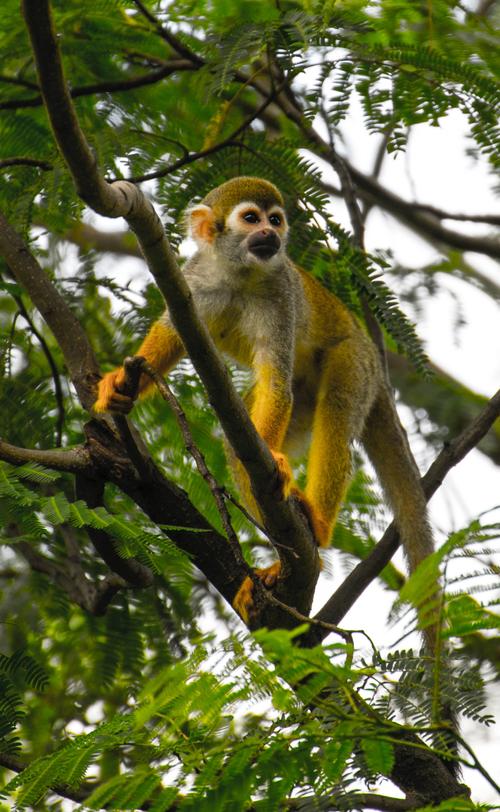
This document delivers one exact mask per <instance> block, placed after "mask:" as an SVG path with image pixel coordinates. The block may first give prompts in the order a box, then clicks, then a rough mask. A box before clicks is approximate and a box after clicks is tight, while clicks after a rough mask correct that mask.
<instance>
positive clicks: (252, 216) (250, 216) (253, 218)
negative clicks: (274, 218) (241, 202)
mask: <svg viewBox="0 0 500 812" xmlns="http://www.w3.org/2000/svg"><path fill="white" fill-rule="evenodd" d="M242 216H243V219H244V220H245V221H246V222H247V223H258V222H259V217H258V215H257V214H256V213H255V212H254V211H247V212H246V213H245V214H243V215H242Z"/></svg>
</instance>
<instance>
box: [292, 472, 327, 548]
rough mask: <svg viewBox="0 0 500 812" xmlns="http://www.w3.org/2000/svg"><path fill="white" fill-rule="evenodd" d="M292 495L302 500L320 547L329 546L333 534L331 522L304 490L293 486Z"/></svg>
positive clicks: (303, 509)
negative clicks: (324, 516)
mask: <svg viewBox="0 0 500 812" xmlns="http://www.w3.org/2000/svg"><path fill="white" fill-rule="evenodd" d="M290 495H291V496H295V498H296V499H298V501H299V502H300V506H301V508H302V511H303V513H304V515H305V517H306V519H307V521H308V523H309V526H310V528H311V530H312V533H313V536H314V540H315V541H316V544H317V545H318V547H328V546H329V544H330V536H331V535H332V525H331V522H327V521H326V519H324V518H323V516H322V515H321V513H320V512H319V510H318V509H317V507H316V506H315V505H313V503H312V502H311V500H310V499H309V497H308V496H306V495H305V493H304V492H303V491H300V490H299V489H298V488H295V487H293V488H292V489H291V493H290Z"/></svg>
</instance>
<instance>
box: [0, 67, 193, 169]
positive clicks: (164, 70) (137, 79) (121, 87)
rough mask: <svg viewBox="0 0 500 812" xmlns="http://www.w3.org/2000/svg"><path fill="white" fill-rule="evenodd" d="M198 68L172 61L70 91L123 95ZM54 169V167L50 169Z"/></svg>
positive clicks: (33, 103)
mask: <svg viewBox="0 0 500 812" xmlns="http://www.w3.org/2000/svg"><path fill="white" fill-rule="evenodd" d="M196 69H197V66H196V65H195V64H193V62H192V61H190V60H188V59H172V60H169V61H168V62H165V63H164V64H163V65H162V66H161V67H160V68H158V69H157V70H154V71H151V72H150V73H146V74H143V75H142V76H132V77H131V78H130V79H119V80H117V81H108V82H96V83H94V84H92V85H82V86H81V87H74V88H71V90H70V91H69V93H70V95H71V98H72V99H77V98H78V97H79V96H93V95H94V94H96V93H122V92H124V91H128V90H136V89H137V88H140V87H146V86H147V85H154V84H156V82H160V81H161V80H162V79H165V78H166V77H167V76H171V75H172V73H178V72H180V71H189V70H196ZM42 104H43V96H39V95H38V96H32V97H31V98H29V99H9V100H8V101H5V102H1V103H0V110H21V109H24V108H27V107H41V105H42ZM50 168H52V167H50Z"/></svg>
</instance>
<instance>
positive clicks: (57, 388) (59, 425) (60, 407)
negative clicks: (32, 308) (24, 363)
mask: <svg viewBox="0 0 500 812" xmlns="http://www.w3.org/2000/svg"><path fill="white" fill-rule="evenodd" d="M13 298H14V301H15V302H16V304H17V306H18V308H19V313H20V314H21V316H22V317H23V319H24V320H25V321H26V322H27V324H28V326H29V328H30V330H31V332H32V333H33V335H34V336H35V338H36V339H37V341H38V343H39V344H40V346H41V348H42V352H43V354H44V355H45V358H46V359H47V363H48V365H49V367H50V371H51V373H52V380H53V381H54V394H55V397H56V403H57V420H56V446H61V444H62V432H63V428H64V418H65V414H66V410H65V408H64V396H63V391H62V385H61V376H60V375H59V370H58V368H57V364H56V362H55V360H54V356H53V355H52V353H51V351H50V347H49V345H48V344H47V342H46V340H45V337H44V336H43V335H42V334H41V332H40V331H39V330H38V329H37V327H36V325H35V323H34V321H33V319H32V318H31V316H30V315H29V313H28V311H27V310H26V307H25V306H24V302H23V300H22V298H21V297H20V296H16V295H14V296H13Z"/></svg>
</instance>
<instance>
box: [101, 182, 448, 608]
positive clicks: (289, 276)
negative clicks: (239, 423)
mask: <svg viewBox="0 0 500 812" xmlns="http://www.w3.org/2000/svg"><path fill="white" fill-rule="evenodd" d="M187 219H188V223H189V230H190V234H191V235H192V236H193V237H194V239H195V241H196V243H197V247H198V250H197V252H196V254H195V255H194V256H193V257H192V259H190V260H189V261H188V262H187V263H186V265H185V267H184V274H185V277H186V280H187V282H188V285H189V287H190V289H191V291H192V294H193V297H194V300H195V303H196V306H197V308H198V311H199V313H200V315H201V317H202V318H203V319H204V320H205V321H206V324H207V326H208V329H209V331H210V333H211V335H212V337H213V339H214V341H215V343H216V345H217V346H218V347H219V349H220V350H221V351H222V352H224V353H227V354H228V355H229V356H230V357H231V358H233V359H234V360H235V361H236V362H237V363H239V364H241V365H243V366H245V367H251V368H252V370H253V373H254V383H253V386H252V388H251V390H250V392H249V394H248V395H247V397H246V403H247V407H248V409H249V412H250V416H251V418H252V421H253V423H254V425H255V427H256V429H257V431H258V432H259V434H260V435H261V437H262V438H263V440H265V442H266V443H267V444H268V446H269V448H270V450H271V453H272V454H273V456H274V459H275V460H276V463H277V466H278V469H279V472H280V476H281V481H282V485H283V496H284V497H286V496H288V495H289V493H290V491H291V490H292V488H293V489H294V492H295V493H296V495H297V496H298V497H299V498H300V499H301V500H302V502H303V504H304V507H305V510H306V513H307V515H308V517H309V520H310V523H311V526H312V530H313V532H314V536H315V538H316V541H317V543H318V545H319V546H321V547H325V546H327V545H328V544H329V542H330V537H331V534H332V530H333V527H334V525H335V521H336V518H337V514H338V512H339V508H340V506H341V503H342V499H343V497H344V494H345V491H346V488H347V484H348V481H349V473H350V445H351V443H352V441H353V440H356V439H359V440H361V441H362V443H363V445H364V447H365V449H366V451H367V453H368V456H369V458H370V460H371V461H372V463H373V465H374V467H375V469H376V471H377V474H378V477H379V479H380V482H381V485H382V487H383V489H384V493H385V494H386V497H387V500H388V502H389V505H390V506H391V508H392V510H393V513H394V517H395V520H396V523H397V526H398V529H399V531H400V535H401V538H402V541H403V545H404V549H405V552H406V557H407V559H408V564H409V568H410V571H413V570H414V569H415V567H416V566H417V564H418V563H419V562H420V561H421V560H422V559H423V558H425V557H426V556H427V555H428V554H429V553H431V552H432V551H433V540H432V535H431V531H430V528H429V525H428V522H427V518H426V503H425V498H424V495H423V493H422V489H421V487H420V482H419V473H418V470H417V468H416V466H415V464H414V462H413V460H412V457H411V455H410V453H409V449H408V445H407V439H406V435H405V434H404V432H403V431H402V430H401V428H400V425H399V421H398V419H397V416H396V414H395V407H394V405H393V401H392V398H391V396H390V393H389V391H388V389H387V385H386V383H385V380H384V376H383V373H382V369H381V365H380V361H379V358H378V354H377V351H376V348H375V346H374V345H373V343H372V342H371V340H370V339H369V337H368V336H367V335H366V334H365V332H364V331H363V329H362V328H361V326H360V325H359V324H358V322H357V320H356V318H355V317H354V316H353V315H352V314H351V313H350V311H349V310H347V308H346V307H345V306H344V305H343V304H342V303H341V302H340V301H339V300H338V299H337V298H336V297H335V296H334V295H333V294H331V293H329V292H328V291H327V290H326V289H325V288H323V287H322V285H321V284H320V283H319V282H317V281H316V280H315V279H313V278H312V277H311V276H310V275H308V274H307V273H305V272H304V271H303V270H301V269H300V268H298V267H297V266H296V265H294V264H293V262H292V261H291V260H290V259H289V258H288V256H287V254H286V243H287V235H288V225H287V218H286V213H285V209H284V203H283V198H282V196H281V194H280V192H279V191H278V189H277V188H276V187H275V186H274V185H273V184H271V183H269V182H268V181H266V180H262V179H260V178H250V177H239V178H234V179H233V180H229V181H227V182H226V183H223V184H222V185H221V186H219V187H217V188H216V189H213V190H212V191H211V192H210V193H209V194H208V195H207V196H206V197H205V198H204V200H203V201H202V202H201V203H200V204H199V205H196V206H194V207H193V208H191V209H189V210H188V212H187ZM137 354H138V355H142V356H144V357H145V358H146V360H147V361H148V362H149V363H150V364H151V365H152V366H153V367H155V368H156V369H157V370H158V371H159V372H161V373H166V372H168V371H169V370H170V369H172V367H173V366H175V364H176V363H177V362H178V361H179V359H180V358H182V357H183V355H185V350H184V347H183V344H182V342H181V340H180V338H179V336H178V335H177V333H176V331H175V329H174V328H173V326H172V323H171V320H170V317H169V314H168V311H166V312H165V313H164V314H163V316H162V317H161V318H160V319H159V321H157V322H156V323H155V324H154V325H153V326H152V328H151V330H150V332H149V334H148V335H147V336H146V338H145V339H144V341H143V343H142V345H141V346H140V347H139V349H138V351H137ZM123 381H124V373H123V368H122V367H120V368H119V369H116V370H114V371H113V372H109V373H108V374H107V375H105V376H104V378H103V379H102V380H101V381H100V383H99V392H98V399H97V401H96V403H95V404H94V409H95V411H96V412H106V411H111V412H121V413H127V412H128V411H129V410H130V409H131V408H132V405H133V403H132V400H131V399H130V398H129V397H127V396H126V395H124V394H122V393H121V392H120V386H121V385H123ZM147 385H148V381H147V379H146V378H145V376H143V378H142V379H141V382H140V390H141V391H142V392H144V390H145V389H146V388H147ZM307 446H309V457H308V464H307V482H306V487H305V492H304V493H303V494H302V493H300V492H299V491H298V490H297V489H296V488H294V486H293V478H292V472H291V468H290V464H289V462H288V458H289V456H290V457H293V456H294V455H297V454H299V455H301V454H302V453H304V452H305V450H307ZM229 456H230V462H231V465H232V468H233V471H234V476H235V479H236V481H237V484H238V485H239V488H240V491H241V493H242V497H243V499H244V501H245V502H246V503H247V505H248V507H249V509H250V511H251V512H253V514H254V515H256V516H258V509H257V506H256V504H255V501H254V499H253V496H252V493H251V490H250V485H249V481H248V478H247V477H246V474H245V471H244V470H243V467H242V466H241V464H239V463H238V461H237V460H235V459H234V458H233V457H234V455H232V454H231V453H230V454H229ZM257 572H258V574H259V576H260V577H261V578H262V580H263V581H264V583H265V585H266V586H268V587H269V586H272V585H273V583H274V582H275V580H276V578H277V577H278V576H279V564H274V565H272V566H271V567H269V568H267V569H265V570H259V571H257ZM251 605H252V582H251V580H250V579H249V578H247V579H246V580H245V581H244V582H243V584H242V586H241V588H240V590H239V592H238V594H237V596H236V598H235V602H234V606H235V608H236V609H237V610H238V611H239V613H240V614H241V616H242V617H243V618H244V619H247V617H248V611H249V609H250V607H251Z"/></svg>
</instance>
